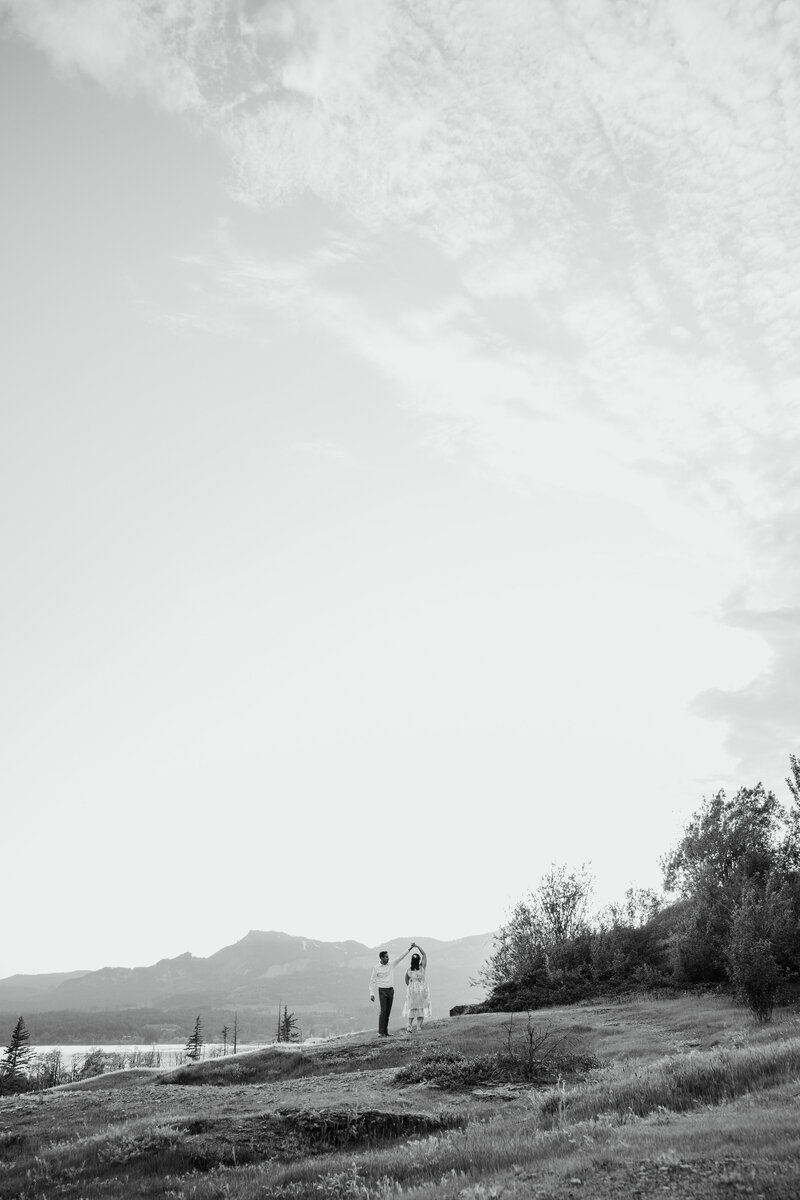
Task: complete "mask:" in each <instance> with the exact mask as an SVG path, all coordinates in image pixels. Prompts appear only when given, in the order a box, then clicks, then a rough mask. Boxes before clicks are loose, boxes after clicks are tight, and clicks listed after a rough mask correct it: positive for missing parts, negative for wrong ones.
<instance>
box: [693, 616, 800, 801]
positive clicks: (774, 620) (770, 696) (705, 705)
mask: <svg viewBox="0 0 800 1200" xmlns="http://www.w3.org/2000/svg"><path fill="white" fill-rule="evenodd" d="M727 621H728V624H729V625H731V626H732V627H734V628H739V629H745V630H749V631H753V632H755V633H757V634H758V635H759V637H760V638H761V639H762V640H763V641H764V642H765V643H766V645H767V646H768V648H769V654H770V662H769V666H768V667H767V669H766V670H765V671H762V672H760V673H759V674H758V675H757V676H756V677H755V679H753V680H752V681H751V682H750V683H748V684H747V686H745V687H742V688H738V689H730V690H725V689H721V688H713V689H709V690H707V691H704V692H702V693H701V694H700V695H699V696H697V697H696V699H695V700H694V702H693V705H692V711H693V712H694V713H695V714H697V715H698V716H701V717H705V718H706V719H708V720H711V721H719V722H721V723H722V724H723V725H724V726H725V728H726V735H725V745H726V747H727V749H728V750H729V752H730V754H731V756H732V758H733V759H734V761H735V762H736V764H737V770H738V772H739V773H740V775H741V777H742V779H743V781H749V782H756V780H757V779H761V778H763V772H764V769H765V748H769V751H770V755H771V757H772V759H773V762H772V768H773V771H774V773H775V774H777V773H778V772H779V770H780V767H781V766H785V765H786V763H787V762H788V758H789V755H790V754H797V753H798V749H799V748H800V747H799V743H798V730H800V694H798V687H797V680H798V679H799V678H800V607H796V608H793V609H775V610H773V611H770V612H755V611H753V610H743V611H739V612H731V613H730V614H729V615H728V617H727Z"/></svg>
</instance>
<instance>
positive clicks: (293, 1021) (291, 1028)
mask: <svg viewBox="0 0 800 1200" xmlns="http://www.w3.org/2000/svg"><path fill="white" fill-rule="evenodd" d="M299 1040H300V1030H299V1029H298V1028H297V1017H296V1016H295V1015H294V1013H290V1012H289V1008H288V1005H286V1004H284V1006H283V1016H282V1017H281V1021H280V1025H279V1026H278V1041H279V1042H297V1041H299Z"/></svg>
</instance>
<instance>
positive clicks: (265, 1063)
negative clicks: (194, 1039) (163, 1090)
mask: <svg viewBox="0 0 800 1200" xmlns="http://www.w3.org/2000/svg"><path fill="white" fill-rule="evenodd" d="M313 1073H314V1069H313V1067H312V1065H311V1063H310V1061H309V1059H308V1058H307V1057H306V1055H305V1054H303V1053H302V1052H301V1051H296V1052H295V1051H290V1052H287V1051H285V1050H269V1049H267V1050H256V1051H253V1052H252V1053H249V1054H239V1055H236V1057H225V1058H212V1059H209V1060H208V1061H207V1062H199V1063H191V1064H188V1063H187V1065H186V1066H183V1067H176V1068H175V1070H174V1071H167V1072H164V1074H162V1075H160V1076H159V1077H158V1079H157V1081H156V1082H158V1083H162V1084H163V1083H168V1084H182V1085H189V1086H192V1085H193V1086H196V1087H199V1086H200V1085H202V1084H211V1085H212V1086H214V1087H233V1086H236V1085H238V1084H242V1083H247V1084H252V1083H273V1082H277V1081H280V1080H284V1079H298V1078H301V1077H302V1076H304V1075H311V1074H313Z"/></svg>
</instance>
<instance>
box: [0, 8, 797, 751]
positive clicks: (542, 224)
mask: <svg viewBox="0 0 800 1200" xmlns="http://www.w3.org/2000/svg"><path fill="white" fill-rule="evenodd" d="M0 11H5V12H6V13H7V14H9V15H10V18H11V21H12V22H13V24H14V26H15V27H16V29H17V30H18V31H19V32H20V33H21V34H22V35H23V36H25V37H26V38H28V39H29V40H31V41H32V42H33V43H34V44H35V45H37V46H38V47H39V48H40V49H41V50H43V51H44V52H45V53H46V54H48V55H49V56H50V57H51V59H52V60H53V62H54V63H55V64H56V65H57V66H58V67H59V68H60V69H71V70H77V71H81V72H84V73H85V74H87V75H88V76H90V77H91V78H93V79H94V80H96V81H97V82H99V83H100V84H102V85H103V86H105V87H108V88H109V89H112V90H115V91H122V92H126V93H131V94H144V95H146V96H147V97H148V98H149V99H150V100H151V101H152V102H153V103H155V104H158V105H160V106H162V107H163V108H164V109H166V110H168V111H169V112H171V113H174V114H182V115H183V116H184V117H185V118H186V119H188V120H190V121H191V122H192V123H193V124H194V125H195V126H196V127H198V128H201V129H202V130H204V131H205V132H206V133H207V134H209V135H210V136H212V137H214V138H216V139H217V140H218V141H219V142H220V143H221V144H222V146H223V147H224V148H225V150H226V152H227V154H228V156H229V162H230V187H231V192H232V194H233V195H234V196H235V197H236V198H237V199H238V200H239V201H240V202H241V203H242V204H244V205H247V206H248V207H249V208H250V209H253V210H255V211H263V212H268V213H269V214H270V215H271V216H273V217H274V214H275V213H276V212H277V211H278V209H279V208H280V209H281V211H287V210H289V209H290V208H291V206H292V205H296V204H298V203H299V202H300V200H301V199H302V198H303V197H307V196H309V195H311V196H314V197H316V198H317V199H318V200H319V202H320V203H321V205H322V206H324V208H325V210H326V212H327V213H328V214H330V220H329V222H328V225H327V228H325V229H318V230H316V231H315V234H314V237H315V239H316V240H314V241H312V240H309V242H308V244H307V245H305V246H304V247H303V248H302V250H300V251H299V252H293V253H292V254H291V255H289V254H287V255H281V254H280V253H274V254H271V255H270V256H269V257H266V256H263V255H262V256H259V255H258V254H257V253H255V252H254V251H248V250H247V249H245V248H243V247H242V246H240V245H238V244H237V241H236V237H235V233H234V232H233V231H229V232H228V234H226V235H223V234H220V235H219V241H218V244H217V246H216V248H215V249H214V251H213V253H212V254H211V255H210V257H209V262H208V266H207V267H206V268H205V269H206V271H207V275H206V279H207V282H208V284H209V286H208V287H206V289H205V291H204V294H203V295H202V296H201V298H200V299H199V300H196V301H195V305H196V307H195V310H194V311H192V310H190V309H189V308H188V307H187V311H186V312H183V313H182V312H181V311H179V310H175V311H173V312H172V313H171V314H170V320H171V321H173V323H177V324H180V323H181V322H188V323H191V322H194V323H196V324H199V325H200V327H202V328H213V327H214V324H215V322H219V323H220V325H222V326H224V327H225V328H231V327H233V326H235V324H236V322H237V321H240V322H242V323H243V324H244V325H245V326H246V325H247V323H248V316H247V313H248V311H249V312H250V313H254V312H255V313H258V312H263V310H264V309H265V308H266V309H269V311H270V313H271V314H273V315H274V317H275V322H273V325H274V324H275V323H276V322H278V321H284V322H289V323H292V324H293V325H294V326H295V327H296V326H298V325H301V324H305V323H309V322H313V323H315V324H316V325H318V326H321V327H323V328H324V329H325V330H327V331H328V332H329V333H330V334H331V335H332V336H334V337H336V338H337V339H338V340H339V341H340V342H342V343H343V344H344V345H346V346H347V347H349V348H350V349H351V350H352V351H353V352H354V353H356V354H358V355H359V356H360V357H362V358H364V359H366V360H368V361H369V362H370V363H373V364H375V365H377V366H378V367H379V368H380V369H381V370H382V371H384V372H385V373H386V375H387V376H388V377H389V378H390V379H391V380H392V381H393V383H394V384H395V386H396V389H397V393H398V396H399V397H400V399H401V402H402V403H404V404H405V405H407V406H409V407H413V408H414V409H415V410H416V411H417V412H419V413H420V414H421V415H422V416H423V417H424V419H425V420H426V422H427V428H428V436H429V438H430V440H431V442H432V444H434V445H436V446H437V447H438V448H439V449H440V450H441V451H442V452H450V451H452V450H453V448H454V447H456V446H461V447H463V446H467V447H469V448H470V450H472V451H474V452H475V453H476V454H478V455H479V456H480V458H481V459H482V461H484V462H485V463H488V464H489V465H490V466H491V468H492V469H493V470H496V471H498V472H500V473H502V474H504V475H505V476H506V477H507V478H509V479H513V480H514V481H515V482H518V481H528V482H532V483H533V484H534V485H535V486H538V487H542V486H546V487H552V488H561V489H563V488H574V489H575V490H583V491H590V492H592V491H594V492H597V493H600V494H602V495H606V496H611V497H614V498H616V499H618V500H620V501H623V502H627V503H633V504H636V505H639V506H640V507H641V508H642V510H643V511H644V512H646V513H647V515H648V518H649V519H650V520H651V521H652V522H653V523H654V524H656V525H661V526H662V527H663V528H665V529H668V530H669V531H670V532H671V534H672V536H674V537H675V539H676V541H677V542H679V543H680V544H682V545H683V546H685V547H686V552H687V554H689V555H690V556H691V557H692V560H693V561H694V562H696V564H697V573H698V578H700V577H701V576H702V575H703V572H704V571H705V570H706V569H707V568H708V569H709V571H710V572H711V573H712V574H713V576H714V581H715V582H714V586H716V588H717V607H718V609H719V610H720V611H722V612H723V613H729V612H730V611H734V612H735V613H737V614H739V615H737V616H735V617H731V616H730V615H729V616H728V617H727V620H728V621H729V622H732V623H734V624H736V623H738V624H739V625H740V626H741V627H744V624H745V623H746V622H748V621H749V622H750V624H749V625H748V628H750V629H751V630H752V631H754V632H756V633H758V635H759V636H760V637H761V638H763V639H764V641H765V643H766V644H767V645H769V646H770V647H771V648H772V650H773V652H774V660H773V665H772V666H771V667H770V668H769V670H768V671H767V672H766V673H764V674H762V675H761V676H759V678H758V679H756V680H754V681H753V684H752V686H748V687H746V688H744V689H739V690H738V691H737V690H731V691H728V692H721V691H720V692H717V693H714V694H711V693H707V694H705V696H704V698H703V699H701V700H699V701H698V702H697V711H701V710H702V711H704V713H705V714H706V715H708V716H714V714H717V716H719V717H720V718H722V717H724V719H725V720H726V721H727V722H728V723H729V727H730V730H731V745H732V748H735V747H734V743H735V744H737V745H745V743H746V742H747V737H748V736H749V737H750V738H751V739H752V738H755V739H757V740H759V741H760V744H763V745H766V744H767V743H768V741H769V730H768V725H769V719H771V718H775V720H776V721H777V722H778V725H779V726H780V728H781V729H783V725H782V724H781V718H780V716H779V707H780V705H781V704H784V705H785V704H786V703H787V699H788V697H789V694H790V690H791V682H790V678H791V677H790V676H789V675H788V674H787V673H786V672H785V670H784V664H791V665H792V666H795V665H796V663H797V646H798V645H799V644H800V641H798V640H797V639H796V638H795V635H794V633H793V626H792V620H791V618H789V617H786V618H784V616H782V615H779V614H787V613H793V612H795V611H796V610H797V607H798V604H800V572H799V571H798V566H797V564H798V561H800V545H798V542H797V536H796V535H795V534H794V532H793V531H794V529H795V528H797V527H798V525H799V524H800V520H799V518H800V480H799V478H798V469H797V466H796V463H797V461H798V458H797V450H798V447H800V403H798V400H800V343H799V342H798V339H797V336H796V331H797V329H798V327H800V203H798V200H799V199H800V198H799V197H798V166H799V165H800V164H798V146H800V10H799V9H798V8H797V6H796V5H795V4H791V3H787V2H785V0H784V2H782V3H777V4H776V3H772V2H771V0H753V2H752V3H749V4H746V5H733V4H731V3H729V0H706V2H704V3H703V4H701V5H698V4H697V3H695V2H694V0H671V2H670V3H667V4H656V3H641V4H637V5H635V6H631V5H618V4H615V3H612V2H611V0H563V2H562V3H560V4H558V5H555V4H544V3H542V4H532V3H530V0H496V2H495V3H493V4H491V5H480V4H470V3H463V2H462V0H433V2H431V0H424V2H423V0H293V2H292V3H288V2H284V0H236V2H230V0H161V2H160V3H153V4H148V5H147V6H144V5H141V4H139V3H137V2H136V0H0ZM399 238H404V239H406V241H405V245H406V246H409V247H411V246H413V247H414V254H415V256H416V257H415V282H416V294H414V289H410V288H405V289H404V288H402V287H400V288H394V287H393V286H392V283H393V281H392V280H391V279H389V278H388V277H387V276H386V271H387V264H388V262H389V261H390V257H391V256H390V253H389V248H390V247H391V246H392V245H395V248H396V239H399ZM187 269H191V270H200V269H203V268H202V266H201V265H199V264H195V265H194V266H192V267H191V268H189V267H188V266H187ZM211 281H213V287H212V286H211ZM353 281H355V283H354V282H353ZM365 295H368V296H369V302H365V301H364V299H363V297H364V296H365ZM258 324H259V323H258V322H252V321H251V325H252V327H253V336H264V334H263V333H262V332H260V331H258V330H256V329H255V326H256V325H258ZM260 324H262V325H263V323H260ZM271 336H274V334H273V335H271ZM526 415H528V416H529V415H533V416H534V417H535V418H536V419H535V420H533V421H531V420H526ZM712 567H713V571H712V570H711V568H712ZM734 589H738V600H737V602H736V604H735V605H733V603H732V602H731V601H730V599H728V601H727V602H725V601H724V597H723V598H722V599H721V598H720V594H721V592H723V591H725V590H727V592H728V593H732V592H733V591H734ZM705 594H706V593H705V592H704V596H705ZM786 671H788V667H787V668H786ZM756 711H758V712H760V713H762V714H764V717H765V720H764V721H761V722H760V721H759V720H757V719H756V716H755V713H756ZM787 711H789V708H787ZM792 711H793V710H792ZM748 729H749V730H750V731H751V732H750V734H749V735H747V734H746V730H748ZM781 736H783V734H781ZM747 753H748V754H750V757H751V759H752V757H753V755H754V753H755V751H754V750H753V751H752V753H751V751H750V750H748V751H747Z"/></svg>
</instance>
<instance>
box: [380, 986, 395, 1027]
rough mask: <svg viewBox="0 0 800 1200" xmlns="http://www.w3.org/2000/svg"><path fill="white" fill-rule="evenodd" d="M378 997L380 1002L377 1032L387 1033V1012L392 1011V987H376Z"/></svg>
mask: <svg viewBox="0 0 800 1200" xmlns="http://www.w3.org/2000/svg"><path fill="white" fill-rule="evenodd" d="M378 999H379V1000H380V1002H381V1015H380V1017H379V1018H378V1033H381V1034H388V1032H389V1013H390V1012H391V1011H392V1001H393V1000H394V988H378Z"/></svg>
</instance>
